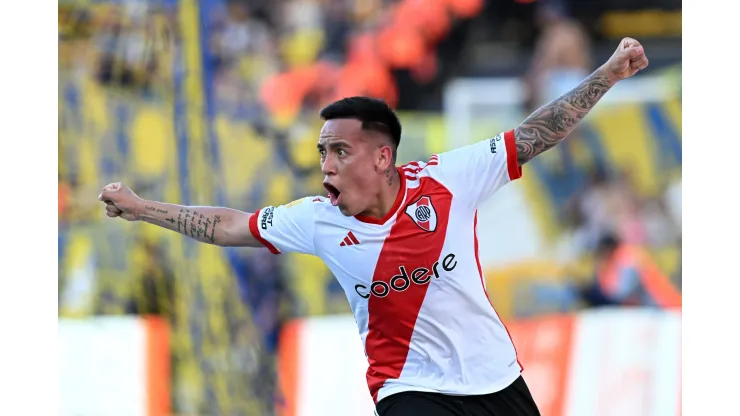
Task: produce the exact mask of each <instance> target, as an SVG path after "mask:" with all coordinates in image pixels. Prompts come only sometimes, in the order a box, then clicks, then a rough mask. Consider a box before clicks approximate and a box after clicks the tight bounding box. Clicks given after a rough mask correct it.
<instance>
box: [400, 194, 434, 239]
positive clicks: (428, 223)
mask: <svg viewBox="0 0 740 416" xmlns="http://www.w3.org/2000/svg"><path fill="white" fill-rule="evenodd" d="M406 214H407V215H408V216H409V217H411V219H412V220H413V221H414V224H416V225H417V226H418V227H419V228H421V229H422V230H424V231H428V232H430V233H431V232H434V230H436V229H437V211H436V210H435V209H434V205H432V198H430V197H428V196H426V195H424V196H422V197H421V198H419V199H417V200H416V202H414V203H412V204H410V205H409V206H407V207H406Z"/></svg>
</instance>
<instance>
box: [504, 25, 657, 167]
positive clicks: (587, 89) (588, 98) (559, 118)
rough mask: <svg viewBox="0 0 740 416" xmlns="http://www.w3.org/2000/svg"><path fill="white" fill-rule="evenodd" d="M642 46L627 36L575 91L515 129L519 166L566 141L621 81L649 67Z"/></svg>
mask: <svg viewBox="0 0 740 416" xmlns="http://www.w3.org/2000/svg"><path fill="white" fill-rule="evenodd" d="M647 65H648V59H647V57H646V56H645V50H644V49H643V47H642V45H640V43H639V42H638V41H636V40H634V39H631V38H624V39H622V42H621V43H620V44H619V47H618V48H617V50H616V51H615V52H614V54H613V55H612V57H611V58H609V60H608V61H607V62H606V63H605V64H604V65H602V66H601V67H600V68H599V69H597V70H596V71H595V72H594V73H593V74H591V75H590V76H589V77H588V78H586V79H585V80H584V81H583V82H581V84H580V85H578V86H577V87H576V88H574V89H573V90H572V91H570V92H568V93H566V94H564V95H562V96H561V97H559V98H557V99H556V100H555V101H553V102H551V103H550V104H547V105H545V106H544V107H541V108H540V109H538V110H537V111H535V112H534V113H532V114H531V115H530V116H529V117H527V119H526V120H524V121H523V122H522V123H521V124H520V125H519V126H518V127H517V128H516V129H514V138H515V140H516V150H517V157H518V161H519V165H520V166H521V165H523V164H525V163H527V162H528V161H530V160H532V158H533V157H535V156H537V155H538V154H540V153H542V152H544V151H545V150H547V149H550V148H551V147H553V146H555V145H556V144H558V143H560V142H561V141H563V140H564V139H565V138H566V137H568V135H569V134H570V133H571V132H572V131H573V130H574V129H575V128H576V126H577V125H578V123H580V122H581V120H583V118H584V117H586V114H588V112H589V111H591V109H592V108H593V107H594V106H595V105H596V103H598V102H599V100H601V97H603V96H604V95H605V94H606V92H607V91H609V89H610V88H611V87H613V86H614V84H616V83H617V82H618V81H620V80H622V79H626V78H629V77H631V76H632V75H634V74H636V73H637V72H638V71H640V70H642V69H645V68H646V67H647Z"/></svg>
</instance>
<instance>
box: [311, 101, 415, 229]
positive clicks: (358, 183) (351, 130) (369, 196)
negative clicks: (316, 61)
mask: <svg viewBox="0 0 740 416" xmlns="http://www.w3.org/2000/svg"><path fill="white" fill-rule="evenodd" d="M320 115H321V118H322V119H324V121H325V123H324V127H323V128H322V129H321V135H320V137H319V143H318V149H319V152H320V153H321V170H322V172H323V173H324V175H325V179H324V186H325V187H326V190H327V191H328V192H329V198H330V199H331V202H332V204H334V205H337V206H338V207H339V210H340V211H341V212H342V214H344V215H347V216H350V215H357V214H362V213H364V212H365V211H367V210H369V209H371V207H372V206H373V204H376V203H377V199H378V197H379V195H380V194H381V192H382V187H383V186H385V187H388V176H389V175H391V176H393V177H394V176H395V174H396V172H395V166H396V163H395V162H396V151H397V149H398V145H399V143H400V142H401V123H400V121H398V117H397V116H396V114H395V113H394V112H393V110H392V109H391V108H390V107H389V106H388V105H387V104H386V103H385V102H383V101H382V100H378V99H374V98H369V97H349V98H344V99H342V100H339V101H335V102H333V103H331V104H329V105H328V106H326V107H325V108H324V109H323V110H321V113H320Z"/></svg>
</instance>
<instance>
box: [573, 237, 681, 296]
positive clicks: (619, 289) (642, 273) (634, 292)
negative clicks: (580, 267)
mask: <svg viewBox="0 0 740 416" xmlns="http://www.w3.org/2000/svg"><path fill="white" fill-rule="evenodd" d="M595 254H596V267H595V281H594V282H593V283H592V284H590V285H588V286H587V287H585V288H584V289H583V290H582V295H583V298H584V300H585V301H586V303H587V304H589V305H590V306H608V305H619V306H648V307H657V308H664V309H668V308H680V307H681V293H680V292H679V291H678V289H676V287H675V286H674V285H673V284H672V283H671V280H670V278H669V277H668V276H666V275H665V274H663V272H662V271H661V270H660V269H659V268H658V266H657V265H656V264H655V262H654V261H653V260H652V259H651V258H650V256H649V254H648V253H647V252H646V251H644V250H643V249H641V248H640V247H638V246H633V245H629V244H626V243H623V242H622V241H621V240H620V239H619V238H618V237H616V236H615V235H613V234H607V235H605V236H604V237H602V238H601V240H600V241H599V245H598V247H597V250H596V253H595Z"/></svg>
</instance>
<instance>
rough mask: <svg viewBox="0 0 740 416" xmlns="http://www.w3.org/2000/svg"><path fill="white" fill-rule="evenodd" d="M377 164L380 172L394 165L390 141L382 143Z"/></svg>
mask: <svg viewBox="0 0 740 416" xmlns="http://www.w3.org/2000/svg"><path fill="white" fill-rule="evenodd" d="M376 166H377V168H378V171H379V172H383V171H385V170H386V169H388V168H389V167H392V166H393V148H392V147H391V146H390V145H389V144H388V143H381V145H380V147H379V148H378V152H377V159H376Z"/></svg>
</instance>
